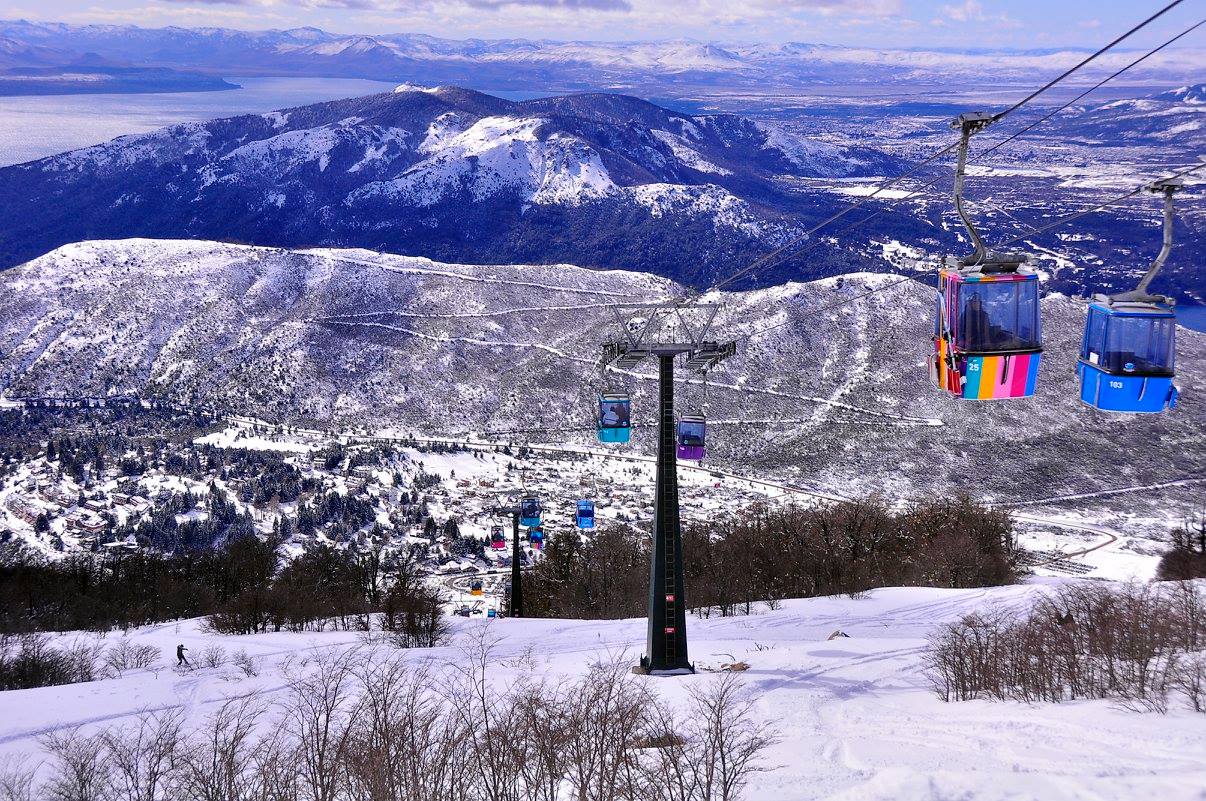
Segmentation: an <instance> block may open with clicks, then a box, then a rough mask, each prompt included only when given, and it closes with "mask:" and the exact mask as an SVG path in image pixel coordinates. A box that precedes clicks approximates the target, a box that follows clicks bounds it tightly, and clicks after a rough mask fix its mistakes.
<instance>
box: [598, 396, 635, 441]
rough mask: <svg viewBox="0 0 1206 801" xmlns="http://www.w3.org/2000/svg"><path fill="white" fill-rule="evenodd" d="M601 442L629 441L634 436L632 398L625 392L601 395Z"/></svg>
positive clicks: (599, 432) (599, 430)
mask: <svg viewBox="0 0 1206 801" xmlns="http://www.w3.org/2000/svg"><path fill="white" fill-rule="evenodd" d="M598 434H599V442H607V443H614V442H628V441H629V440H630V439H631V438H632V399H631V398H629V397H628V395H626V394H623V393H618V392H617V393H608V394H606V395H602V396H600V397H599V429H598Z"/></svg>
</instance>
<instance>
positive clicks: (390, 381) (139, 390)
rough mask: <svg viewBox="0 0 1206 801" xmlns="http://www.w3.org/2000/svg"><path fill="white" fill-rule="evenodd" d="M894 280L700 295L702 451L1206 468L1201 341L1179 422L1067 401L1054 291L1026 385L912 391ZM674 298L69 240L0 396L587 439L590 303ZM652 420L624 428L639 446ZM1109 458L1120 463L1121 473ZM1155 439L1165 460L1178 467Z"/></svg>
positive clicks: (1163, 511) (28, 309)
mask: <svg viewBox="0 0 1206 801" xmlns="http://www.w3.org/2000/svg"><path fill="white" fill-rule="evenodd" d="M899 280H900V279H899V278H897V277H895V276H889V275H883V274H852V275H847V276H842V277H839V278H830V279H825V280H823V281H816V282H811V283H793V284H787V285H783V286H779V287H773V288H770V289H765V290H756V291H749V292H732V293H729V292H722V293H713V294H711V295H709V296H708V299H709V300H719V301H721V302H723V304H724V308H723V311H722V313H721V315H720V317H719V318H718V319H717V321H716V330H717V332H718V334H719V335H721V336H729V337H734V338H737V339H738V357H737V358H735V359H732V360H730V362H729V363H728V364H727V365H726V367H725V369H723V370H720V371H717V372H716V373H715V374H714V375H711V376H709V381H708V390H709V392H708V401H707V402H708V407H709V408H708V411H709V414H710V416H711V417H712V418H714V419H715V420H716V421H717V423H716V425H715V426H714V429H715V430H714V431H711V432H710V434H709V437H710V441H711V442H712V443H713V444H714V445H715V448H714V449H710V456H709V460H710V463H712V464H716V465H718V466H722V467H723V466H725V465H728V466H731V467H733V468H736V469H739V470H742V471H749V470H754V471H758V472H760V473H762V474H768V475H777V476H778V477H779V478H780V479H782V480H784V481H787V482H792V483H807V484H811V485H820V486H821V487H822V489H824V488H826V487H827V488H829V489H832V490H835V491H836V492H837V493H838V494H842V495H847V496H858V495H862V494H869V493H887V494H891V495H892V496H893V497H900V498H910V497H916V496H917V495H918V494H930V493H932V492H934V491H935V488H949V489H952V490H954V489H956V488H966V487H967V486H968V476H969V475H975V476H977V477H978V479H977V482H976V484H975V486H974V491H975V492H976V493H977V495H979V496H981V497H983V498H984V499H985V500H988V501H993V502H1017V501H1028V500H1039V499H1045V498H1051V497H1054V496H1062V495H1089V494H1091V493H1099V492H1103V491H1107V490H1111V489H1113V488H1116V487H1118V486H1119V485H1120V484H1121V485H1125V486H1148V485H1156V484H1163V483H1167V482H1170V481H1173V480H1175V479H1180V478H1183V477H1184V476H1186V475H1192V474H1194V473H1195V472H1206V462H1204V461H1203V460H1204V459H1206V454H1203V453H1202V452H1201V449H1200V448H1198V447H1196V446H1195V445H1194V444H1195V443H1197V442H1198V441H1199V440H1200V432H1201V430H1202V427H1203V424H1204V422H1206V403H1203V400H1202V399H1203V398H1204V397H1206V336H1203V335H1201V334H1195V333H1194V332H1191V331H1184V330H1183V331H1181V333H1180V340H1179V355H1178V364H1179V371H1180V374H1179V378H1178V383H1179V384H1180V386H1181V388H1182V403H1181V405H1180V406H1179V407H1178V409H1177V410H1176V412H1175V413H1173V414H1169V415H1165V416H1163V417H1161V418H1159V419H1150V418H1144V419H1134V420H1130V419H1117V418H1113V417H1110V416H1103V415H1097V416H1094V415H1091V414H1090V413H1089V412H1088V411H1087V410H1085V409H1084V407H1082V406H1081V405H1080V403H1079V401H1078V400H1077V399H1076V398H1077V395H1076V384H1075V370H1074V361H1075V352H1076V346H1077V343H1078V341H1079V337H1080V329H1081V327H1082V326H1083V313H1084V312H1083V307H1082V306H1081V304H1079V303H1076V302H1074V301H1072V300H1070V299H1068V298H1064V297H1058V296H1052V297H1050V298H1048V299H1047V300H1045V301H1044V307H1043V308H1044V316H1045V321H1044V330H1045V335H1046V340H1047V341H1046V351H1045V353H1044V357H1043V362H1042V365H1043V367H1042V372H1041V374H1040V379H1039V394H1038V396H1037V397H1036V398H1035V399H1034V400H1027V401H1019V402H1014V403H1007V404H995V405H989V404H984V405H975V406H968V405H967V404H965V403H961V402H959V401H955V400H953V399H948V398H946V397H945V396H943V395H940V394H939V393H937V392H936V391H935V390H934V389H933V388H932V387H931V386H930V383H929V378H928V375H927V371H926V368H925V360H926V357H927V355H928V353H929V350H930V348H931V343H930V334H931V329H932V322H931V317H930V315H931V314H932V306H933V300H932V295H931V293H932V290H931V289H930V288H929V287H927V286H925V285H923V284H921V283H920V282H914V281H906V282H904V283H899ZM681 291H682V288H681V287H680V286H678V285H676V284H674V283H672V282H670V281H668V280H666V279H663V278H658V277H655V276H652V275H648V274H643V273H635V272H623V271H607V272H600V271H595V270H588V269H583V268H581V267H574V266H570V265H488V266H478V265H464V264H442V263H439V262H434V261H431V260H428V259H425V258H420V257H413V256H396V255H390V254H378V253H373V252H371V251H365V250H332V249H325V248H318V249H313V250H307V251H288V250H281V249H275V248H259V247H249V246H237V245H224V244H218V243H212V242H197V241H164V240H125V241H108V242H106V241H99V242H86V243H80V244H76V245H70V246H66V247H63V248H60V249H58V250H56V251H55V252H53V253H51V254H48V255H47V256H45V257H42V258H40V259H37V260H35V261H33V262H31V263H29V264H27V265H24V266H22V267H19V268H16V269H14V270H10V271H6V272H5V273H3V274H0V394H4V395H7V396H9V397H14V398H16V397H30V396H34V397H39V396H43V395H61V394H68V395H88V396H105V395H109V394H127V393H136V394H148V393H149V394H164V395H167V396H168V397H171V398H173V399H175V400H176V401H178V402H181V403H186V404H187V403H198V404H203V405H206V406H216V407H218V408H220V409H223V410H226V411H228V412H231V413H237V414H246V415H252V416H255V417H260V418H263V419H267V420H275V421H289V422H291V423H294V424H300V425H309V426H311V427H324V426H328V425H335V426H347V425H361V424H369V425H376V426H394V427H397V428H398V429H400V430H404V431H413V432H416V433H426V434H427V435H429V436H438V435H441V434H443V435H452V434H462V435H463V434H465V433H466V432H473V431H487V430H489V431H494V432H506V431H510V430H524V431H530V430H532V429H544V428H548V429H552V430H554V431H557V430H562V429H564V433H562V434H550V435H547V436H543V435H542V436H536V437H534V438H535V439H537V440H540V439H544V440H547V441H551V442H561V443H566V444H570V445H578V446H581V445H586V444H588V443H591V442H592V441H593V437H592V435H591V433H590V432H591V429H592V425H593V415H594V412H593V411H592V409H593V406H594V404H595V400H596V398H595V395H596V393H598V392H599V391H601V389H602V386H603V385H602V380H601V379H600V378H599V377H598V371H597V369H596V368H595V367H594V365H595V363H596V360H597V357H598V349H599V346H600V343H602V342H604V341H606V340H607V339H609V338H612V337H614V336H615V330H614V321H613V319H612V316H611V314H610V312H609V310H608V304H609V303H613V302H624V303H632V302H641V301H644V302H655V301H658V300H664V299H666V298H671V297H676V296H678V294H679V293H681ZM868 293H870V294H868ZM843 300H848V301H849V303H848V304H846V305H843V304H842V301H843ZM771 325H775V326H777V327H776V328H774V329H773V330H770V331H765V332H763V330H764V329H766V328H768V327H769V326H771ZM760 332H763V333H760ZM750 334H756V335H755V336H753V338H749V339H745V338H744V337H745V336H746V335H750ZM680 378H681V381H680V385H679V386H680V389H679V392H680V398H681V400H680V403H681V408H684V409H685V408H690V407H692V406H697V405H699V404H700V403H701V402H702V396H703V387H702V384H701V382H700V381H699V379H698V377H695V376H687V375H682V376H680ZM613 380H615V381H617V382H619V383H620V384H622V385H624V386H626V387H627V388H628V389H629V391H630V392H632V394H633V398H634V403H635V408H636V420H637V421H638V422H640V423H649V422H651V421H652V419H653V414H652V408H653V407H652V406H651V404H652V403H653V399H654V398H655V397H656V381H655V380H654V371H652V370H651V368H650V367H649V365H640V366H638V367H637V368H636V369H635V370H632V371H629V372H628V373H616V374H615V375H613ZM721 421H728V422H721ZM743 421H744V422H743ZM755 421H761V422H755ZM649 436H650V429H649V428H644V427H642V428H640V429H638V431H637V436H636V440H637V444H636V445H634V448H635V449H636V450H640V449H644V448H646V447H647V446H648V445H649V441H648V437H649ZM1155 437H1158V438H1159V441H1160V442H1161V448H1159V449H1153V448H1151V447H1150V442H1151V441H1153V438H1155ZM504 438H505V437H504ZM524 438H525V439H527V440H528V441H532V440H533V436H532V435H530V434H527V435H524ZM1120 450H1121V451H1125V452H1126V453H1128V454H1130V457H1129V460H1128V465H1127V468H1126V474H1125V475H1120V474H1119V469H1118V464H1117V453H1118V452H1119V451H1120ZM1167 453H1179V454H1181V456H1179V457H1178V460H1177V462H1176V464H1175V465H1174V464H1170V463H1169V461H1168V460H1167V459H1166V458H1164V455H1165V454H1167ZM1005 454H1007V455H1008V456H1007V458H1006V456H1005ZM1036 476H1041V477H1042V478H1041V479H1035V477H1036ZM1164 492H1165V493H1171V495H1167V494H1162V495H1161V496H1159V497H1156V496H1146V495H1142V494H1138V493H1134V494H1130V495H1125V496H1123V495H1111V496H1106V497H1105V499H1104V502H1106V503H1110V504H1115V503H1116V504H1117V505H1118V506H1119V507H1122V506H1126V507H1127V508H1128V509H1130V511H1131V513H1135V514H1138V513H1140V512H1143V511H1144V510H1146V512H1145V513H1146V514H1149V515H1150V516H1151V517H1159V518H1161V519H1164V518H1166V517H1168V516H1174V517H1175V516H1178V515H1188V514H1189V512H1190V510H1191V507H1192V497H1193V496H1194V494H1195V492H1196V490H1195V488H1194V486H1192V485H1179V486H1170V487H1168V488H1167V489H1166V490H1165V491H1164Z"/></svg>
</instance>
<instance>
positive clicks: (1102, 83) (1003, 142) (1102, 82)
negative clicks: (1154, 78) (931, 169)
mask: <svg viewBox="0 0 1206 801" xmlns="http://www.w3.org/2000/svg"><path fill="white" fill-rule="evenodd" d="M1203 25H1206V19H1203V20H1200V21H1198V22H1197V23H1195V24H1193V25H1191V26H1190V27H1188V28H1186V29H1185V30H1183V31H1181V32H1180V33H1178V34H1177V35H1176V36H1174V37H1173V38H1171V39H1169V40H1168V41H1166V42H1164V43H1163V44H1161V45H1159V46H1158V47H1155V48H1153V49H1151V50H1149V51H1147V52H1146V53H1144V54H1143V55H1142V56H1140V57H1139V58H1137V59H1135V60H1134V61H1132V62H1131V63H1129V64H1127V65H1126V66H1125V67H1123V68H1121V69H1119V70H1118V71H1117V72H1114V73H1111V74H1110V75H1109V76H1107V77H1105V78H1102V79H1101V80H1100V81H1098V82H1097V83H1095V84H1093V85H1092V86H1090V87H1089V88H1088V89H1086V90H1084V91H1083V92H1081V93H1080V94H1078V95H1077V96H1076V97H1074V98H1072V99H1071V100H1069V101H1068V102H1067V103H1064V104H1063V105H1062V106H1060V107H1059V108H1057V109H1055V110H1054V111H1050V112H1048V113H1047V114H1045V115H1043V116H1042V117H1040V118H1039V119H1037V120H1035V121H1034V122H1032V123H1030V124H1029V125H1027V126H1026V127H1024V128H1022V129H1021V130H1018V131H1015V132H1014V133H1012V134H1010V135H1009V136H1007V137H1006V138H1005V139H1002V140H1001V141H1000V142H997V143H996V144H995V145H993V146H992V147H990V148H988V149H986V150H983V151H981V152H979V153H977V154H976V155H975V156H974V158H975V159H981V158H984V157H985V156H987V155H990V154H992V153H995V152H997V151H998V150H1000V149H1001V148H1002V147H1004V146H1005V145H1007V144H1009V143H1010V142H1012V141H1013V140H1014V139H1017V138H1018V137H1019V136H1021V135H1022V134H1025V133H1027V132H1029V131H1031V130H1033V129H1034V128H1035V127H1037V126H1039V125H1042V124H1043V123H1044V122H1046V121H1047V120H1049V119H1051V118H1052V117H1054V116H1055V115H1057V114H1059V113H1060V112H1061V111H1064V110H1065V109H1067V108H1068V107H1069V106H1072V105H1074V104H1076V103H1078V102H1079V101H1081V100H1083V99H1084V98H1085V97H1086V96H1087V95H1089V94H1091V93H1093V92H1095V91H1097V90H1098V89H1100V88H1101V87H1103V86H1105V85H1106V84H1107V83H1109V82H1110V81H1112V80H1114V79H1115V78H1117V77H1118V76H1119V75H1121V74H1122V73H1124V72H1126V71H1127V70H1130V69H1131V68H1133V67H1136V66H1138V65H1139V64H1142V63H1143V62H1144V61H1146V60H1147V59H1149V58H1151V57H1152V56H1154V55H1156V53H1159V52H1160V51H1161V50H1163V49H1164V48H1166V47H1168V46H1169V45H1171V44H1173V43H1174V42H1176V41H1178V40H1179V39H1182V38H1184V37H1186V36H1188V35H1189V34H1191V33H1193V32H1194V31H1195V30H1197V29H1198V28H1200V27H1202V26H1203Z"/></svg>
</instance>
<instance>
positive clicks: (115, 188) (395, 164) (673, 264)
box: [0, 86, 899, 280]
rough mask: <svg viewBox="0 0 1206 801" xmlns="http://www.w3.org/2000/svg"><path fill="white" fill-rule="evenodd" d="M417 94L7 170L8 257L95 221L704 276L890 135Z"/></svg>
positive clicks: (150, 229) (885, 160)
mask: <svg viewBox="0 0 1206 801" xmlns="http://www.w3.org/2000/svg"><path fill="white" fill-rule="evenodd" d="M401 88H402V89H403V91H398V92H395V93H392V94H382V95H374V96H370V97H362V98H353V99H349V100H342V101H335V102H330V103H322V104H318V105H313V106H305V107H301V108H295V109H289V110H286V111H282V112H275V113H270V114H264V115H249V116H242V117H234V118H230V119H223V120H213V121H210V122H205V123H190V124H184V125H176V126H172V127H170V128H164V129H161V130H158V131H155V132H152V133H150V134H144V135H137V136H126V137H121V138H118V139H115V140H113V141H112V142H108V143H105V144H102V145H97V146H95V147H90V148H85V149H83V150H77V151H73V152H69V153H64V154H62V155H59V156H54V157H51V158H47V159H43V160H41V161H36V162H31V163H28V164H23V165H16V166H13V167H7V168H4V169H0V216H3V217H4V218H5V219H7V220H10V221H11V222H12V224H10V225H8V226H6V227H5V228H4V230H3V231H0V268H2V267H5V266H11V265H13V264H16V263H19V262H21V261H23V260H25V259H27V258H31V257H33V256H36V255H38V254H40V253H44V252H46V251H47V250H49V249H51V248H53V247H55V246H58V245H60V244H64V243H67V242H72V241H76V240H81V239H89V238H96V237H128V236H157V237H199V238H212V239H233V240H236V241H247V242H254V243H257V244H267V245H284V246H297V245H313V244H325V245H349V244H350V245H357V246H362V247H371V248H375V249H386V250H391V251H400V252H407V253H417V254H423V255H428V256H431V257H434V258H442V259H448V260H457V261H480V262H492V261H536V262H549V261H574V262H577V263H581V264H585V265H588V266H604V267H613V266H641V267H645V268H647V269H651V270H655V271H659V272H662V273H663V274H668V275H673V276H675V277H681V278H686V279H688V280H697V279H700V278H701V277H703V278H705V279H706V278H707V277H708V276H709V275H713V274H715V273H717V272H718V271H720V270H721V269H722V268H724V267H726V266H728V265H729V264H731V263H732V262H733V260H735V259H738V258H742V257H749V256H752V255H758V254H760V253H762V252H763V251H765V249H767V247H768V246H771V245H774V244H776V243H778V242H781V241H782V240H784V239H785V238H787V237H789V236H792V235H794V234H796V233H797V232H798V231H799V226H798V223H796V222H795V221H794V219H791V215H793V214H794V213H795V212H799V211H807V212H808V213H810V214H821V213H828V212H829V211H831V210H833V209H836V208H838V207H839V206H840V205H842V204H843V203H844V199H843V198H841V197H840V196H836V195H833V194H830V193H819V194H817V195H816V196H813V197H801V196H800V195H799V194H797V193H793V192H792V191H791V190H790V189H788V188H786V186H785V182H787V183H790V182H791V181H795V180H799V179H801V178H808V177H812V178H816V177H845V176H852V175H882V174H885V173H888V172H891V171H894V170H897V169H899V167H898V164H897V161H896V159H894V158H892V157H889V156H886V155H884V154H882V153H880V152H878V151H874V150H870V149H866V148H857V147H839V146H836V145H832V144H828V143H824V142H816V141H811V140H804V139H800V138H798V137H794V136H791V135H789V134H787V133H785V132H783V131H780V130H776V129H774V128H769V127H767V126H765V125H762V124H758V123H755V122H752V121H750V120H747V119H744V118H741V117H736V116H732V115H723V114H722V115H706V116H690V115H685V114H679V113H676V112H672V111H668V110H666V109H663V108H661V107H658V106H655V105H653V104H650V103H647V102H645V101H642V100H638V99H636V98H632V97H627V96H623V95H602V94H590V95H570V96H563V97H553V98H544V99H539V100H530V101H525V102H518V103H517V102H511V101H508V100H503V99H501V98H497V97H493V96H490V95H485V94H481V93H478V92H472V91H468V90H464V89H457V88H452V87H445V88H440V89H435V90H427V89H421V88H416V87H412V86H405V87H401Z"/></svg>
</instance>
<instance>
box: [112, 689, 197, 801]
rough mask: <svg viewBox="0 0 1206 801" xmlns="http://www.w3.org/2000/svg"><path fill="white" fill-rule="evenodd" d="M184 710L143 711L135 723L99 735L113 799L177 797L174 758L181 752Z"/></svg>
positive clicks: (159, 800)
mask: <svg viewBox="0 0 1206 801" xmlns="http://www.w3.org/2000/svg"><path fill="white" fill-rule="evenodd" d="M182 722H183V713H182V712H181V711H180V710H179V709H170V710H164V711H160V712H150V713H144V714H142V715H139V716H138V723H137V725H136V726H132V727H128V728H119V727H113V728H109V729H106V730H104V731H103V732H101V734H100V744H101V746H102V748H103V757H102V758H103V759H104V760H105V761H106V762H107V763H108V765H109V766H110V782H111V785H112V793H113V795H114V797H115V798H119V799H121V800H122V801H166V799H174V798H175V797H176V793H175V790H176V787H175V784H176V776H175V766H176V759H177V757H178V756H179V755H180V751H181V745H182V736H181V724H182Z"/></svg>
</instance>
